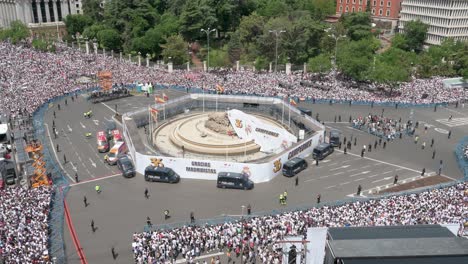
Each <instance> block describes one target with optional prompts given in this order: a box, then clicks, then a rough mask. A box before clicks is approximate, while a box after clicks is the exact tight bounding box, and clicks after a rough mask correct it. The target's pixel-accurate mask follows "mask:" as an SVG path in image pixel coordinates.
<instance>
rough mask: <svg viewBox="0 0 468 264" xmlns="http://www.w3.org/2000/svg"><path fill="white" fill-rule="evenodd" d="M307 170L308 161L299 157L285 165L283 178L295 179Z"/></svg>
mask: <svg viewBox="0 0 468 264" xmlns="http://www.w3.org/2000/svg"><path fill="white" fill-rule="evenodd" d="M306 168H307V161H305V160H304V159H301V158H299V157H296V158H292V159H290V160H288V161H287V162H286V163H285V164H284V165H283V176H286V177H293V176H294V175H296V174H298V173H299V172H301V171H303V170H305V169H306Z"/></svg>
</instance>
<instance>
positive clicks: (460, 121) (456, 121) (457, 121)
mask: <svg viewBox="0 0 468 264" xmlns="http://www.w3.org/2000/svg"><path fill="white" fill-rule="evenodd" d="M436 121H437V122H439V123H441V124H443V125H446V126H448V127H457V126H464V125H468V118H467V117H459V118H452V119H451V120H448V119H446V118H445V119H436Z"/></svg>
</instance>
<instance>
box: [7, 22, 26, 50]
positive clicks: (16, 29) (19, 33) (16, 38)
mask: <svg viewBox="0 0 468 264" xmlns="http://www.w3.org/2000/svg"><path fill="white" fill-rule="evenodd" d="M5 31H6V33H4V34H5V35H6V36H7V38H10V40H11V42H12V43H13V44H16V43H18V42H20V41H22V40H25V39H26V38H27V37H29V29H28V27H27V26H26V25H25V24H24V23H23V22H21V21H19V20H15V21H13V22H11V24H10V28H9V29H7V30H5Z"/></svg>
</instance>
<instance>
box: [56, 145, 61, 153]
mask: <svg viewBox="0 0 468 264" xmlns="http://www.w3.org/2000/svg"><path fill="white" fill-rule="evenodd" d="M56 149H57V152H60V148H59V144H57V146H56Z"/></svg>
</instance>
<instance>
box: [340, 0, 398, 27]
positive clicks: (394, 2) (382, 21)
mask: <svg viewBox="0 0 468 264" xmlns="http://www.w3.org/2000/svg"><path fill="white" fill-rule="evenodd" d="M401 2H402V0H370V1H369V0H336V13H337V14H340V15H341V14H346V13H354V12H365V11H366V10H367V8H368V5H370V7H369V10H370V12H371V14H372V19H373V20H374V22H375V23H376V24H377V25H378V27H379V28H384V29H391V30H392V31H393V29H395V28H396V26H397V24H398V18H399V16H400V10H401Z"/></svg>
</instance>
